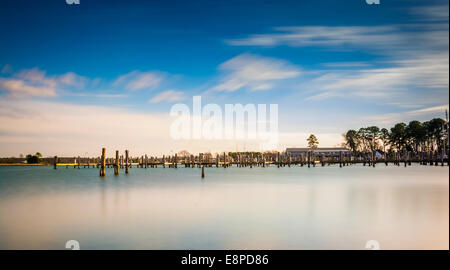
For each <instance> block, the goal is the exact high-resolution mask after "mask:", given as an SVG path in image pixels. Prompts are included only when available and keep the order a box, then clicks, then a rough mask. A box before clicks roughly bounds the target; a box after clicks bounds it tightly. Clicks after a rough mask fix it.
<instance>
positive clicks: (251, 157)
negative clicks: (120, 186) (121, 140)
mask: <svg viewBox="0 0 450 270" xmlns="http://www.w3.org/2000/svg"><path fill="white" fill-rule="evenodd" d="M82 160H83V159H82V158H78V160H76V162H74V163H73V164H70V165H73V166H74V168H76V167H78V168H80V167H81V166H83V167H85V168H86V167H88V168H89V167H90V166H91V165H92V166H96V167H97V168H99V169H100V176H105V174H106V168H110V167H112V168H114V175H119V169H125V173H126V174H128V173H129V169H130V168H131V167H132V165H133V162H135V163H134V164H135V165H136V167H138V168H139V167H140V168H149V167H150V168H155V167H158V166H162V167H163V168H166V167H168V168H178V166H184V167H186V168H189V167H191V168H195V167H198V168H202V177H205V167H213V166H216V167H223V168H227V167H230V166H232V165H236V166H237V167H250V168H252V167H253V166H258V167H268V166H270V165H276V166H277V167H278V168H280V167H286V166H288V167H291V166H295V165H300V166H302V167H303V166H308V168H310V167H311V166H312V167H316V165H317V164H320V165H322V166H325V165H333V164H339V167H344V166H349V165H352V164H356V163H362V164H363V165H364V166H366V165H368V166H371V167H375V165H376V164H377V163H385V165H386V166H388V163H389V162H390V163H393V164H394V165H397V166H400V165H401V163H404V166H405V167H407V166H408V165H409V166H410V165H411V164H412V163H413V162H418V163H419V164H422V165H428V164H429V165H436V166H437V165H439V164H441V166H444V157H443V156H442V155H438V154H437V153H435V152H431V151H430V152H422V153H419V154H416V155H414V156H412V155H411V153H409V152H405V153H403V154H400V153H393V154H391V155H390V156H385V157H383V158H376V156H375V152H372V153H365V154H364V155H359V156H353V155H351V154H344V152H342V151H341V152H339V155H338V156H332V157H328V156H326V155H325V154H323V153H321V154H319V155H317V154H316V153H314V151H308V152H306V153H305V154H301V155H296V156H293V155H286V154H281V153H280V152H277V153H269V154H258V155H255V153H249V154H243V153H239V154H236V155H234V156H230V155H228V156H227V155H226V153H225V152H224V153H223V155H219V154H217V155H216V158H215V159H214V158H213V157H212V155H210V154H203V153H200V154H199V155H197V156H194V155H189V156H183V157H181V158H179V157H178V156H177V154H175V155H173V156H165V155H163V156H162V158H158V157H148V156H147V155H144V156H141V157H138V158H131V157H130V156H129V151H128V150H125V156H120V155H119V151H118V150H116V152H115V158H113V159H112V158H106V148H102V154H101V157H99V158H95V159H91V158H87V160H86V159H85V161H84V163H83V162H82ZM53 165H54V169H57V167H58V165H61V163H59V160H58V157H57V156H55V157H54V164H53ZM65 166H66V168H68V167H69V164H65ZM447 166H448V159H447Z"/></svg>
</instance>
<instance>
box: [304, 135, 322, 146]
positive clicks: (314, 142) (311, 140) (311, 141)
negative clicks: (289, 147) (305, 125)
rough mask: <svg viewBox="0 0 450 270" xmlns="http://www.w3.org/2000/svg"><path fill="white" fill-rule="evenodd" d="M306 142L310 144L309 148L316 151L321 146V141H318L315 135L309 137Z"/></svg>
mask: <svg viewBox="0 0 450 270" xmlns="http://www.w3.org/2000/svg"><path fill="white" fill-rule="evenodd" d="M306 141H307V142H308V147H309V148H313V149H315V148H317V146H318V145H319V140H317V138H316V136H315V135H314V134H311V135H309V137H308V139H307V140H306Z"/></svg>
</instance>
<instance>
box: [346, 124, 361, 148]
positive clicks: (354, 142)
mask: <svg viewBox="0 0 450 270" xmlns="http://www.w3.org/2000/svg"><path fill="white" fill-rule="evenodd" d="M344 139H345V145H346V146H348V147H350V149H351V150H352V151H353V153H356V151H357V150H358V147H359V145H360V142H359V139H360V138H359V136H358V132H357V131H356V130H353V129H350V130H349V131H347V133H345V134H344Z"/></svg>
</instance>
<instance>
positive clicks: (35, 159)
mask: <svg viewBox="0 0 450 270" xmlns="http://www.w3.org/2000/svg"><path fill="white" fill-rule="evenodd" d="M41 159H42V155H41V153H39V152H37V153H36V154H34V155H31V154H28V155H27V156H26V160H27V163H29V164H36V163H39V162H41Z"/></svg>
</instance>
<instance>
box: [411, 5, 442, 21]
mask: <svg viewBox="0 0 450 270" xmlns="http://www.w3.org/2000/svg"><path fill="white" fill-rule="evenodd" d="M410 13H411V14H413V15H416V16H418V19H419V20H422V21H431V22H439V21H440V22H448V18H449V17H448V16H449V15H448V4H447V5H436V6H421V7H413V8H411V10H410Z"/></svg>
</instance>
